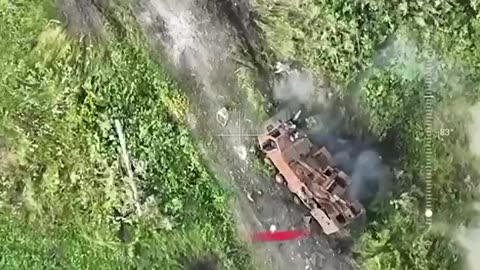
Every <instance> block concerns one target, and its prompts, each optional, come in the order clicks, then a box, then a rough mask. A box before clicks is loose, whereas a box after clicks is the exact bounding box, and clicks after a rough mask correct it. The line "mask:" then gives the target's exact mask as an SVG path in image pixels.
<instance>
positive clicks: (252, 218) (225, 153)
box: [58, 0, 353, 270]
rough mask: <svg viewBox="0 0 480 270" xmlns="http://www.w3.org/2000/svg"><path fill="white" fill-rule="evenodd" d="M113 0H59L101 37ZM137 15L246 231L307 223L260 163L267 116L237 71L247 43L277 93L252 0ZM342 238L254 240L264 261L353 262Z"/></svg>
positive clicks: (340, 268)
mask: <svg viewBox="0 0 480 270" xmlns="http://www.w3.org/2000/svg"><path fill="white" fill-rule="evenodd" d="M107 2H108V1H106V0H77V1H73V0H62V1H59V2H58V3H59V10H60V11H61V13H62V14H61V15H63V16H64V17H65V20H66V24H67V28H68V29H69V30H70V31H72V32H73V33H75V34H80V35H83V36H91V37H98V36H100V37H101V36H102V35H104V34H105V31H104V28H103V25H102V19H103V13H104V12H105V9H106V7H107V6H108V5H107ZM134 15H135V16H136V18H137V21H138V22H139V23H140V25H141V27H142V28H143V30H144V32H145V34H146V36H147V37H148V38H149V41H150V42H151V45H152V47H153V48H154V49H156V50H157V52H158V53H159V59H161V60H162V61H166V64H167V66H169V67H170V71H171V72H172V73H173V74H174V75H175V76H176V78H177V79H178V80H179V81H180V82H181V83H182V84H183V86H184V87H183V89H185V93H186V94H187V95H188V97H189V100H190V104H191V108H190V112H191V114H190V115H189V121H188V122H189V125H190V127H191V130H192V134H193V136H194V137H195V139H196V140H197V141H198V143H199V148H200V150H201V152H202V154H203V156H204V159H205V161H206V162H207V163H208V165H209V167H210V169H211V171H212V172H213V173H214V174H215V175H216V177H217V178H218V179H220V180H221V181H222V184H224V185H225V187H226V188H227V189H230V190H233V191H234V194H235V196H234V199H233V200H232V202H231V206H232V211H233V213H234V217H235V221H236V223H237V227H238V231H239V232H240V235H242V236H244V237H245V240H246V241H248V240H249V235H250V234H251V233H252V232H254V231H264V230H269V229H270V227H271V225H275V226H276V228H277V230H286V229H292V228H298V227H299V226H303V215H304V214H305V211H306V210H305V209H304V208H302V207H299V206H297V205H295V204H294V203H293V200H292V195H291V194H290V193H289V192H288V191H287V189H286V188H284V187H281V186H278V185H277V184H276V183H275V181H274V180H273V179H270V178H268V177H265V176H264V175H263V174H261V173H260V172H258V171H257V170H256V169H255V168H254V166H253V164H252V161H253V160H254V159H256V158H257V156H256V155H255V154H254V152H253V151H252V150H253V147H254V144H255V143H256V136H255V135H256V132H257V129H256V128H255V127H256V126H258V124H260V122H261V119H259V116H258V113H257V112H256V111H255V109H254V108H255V106H254V105H253V104H251V103H250V102H249V101H248V98H247V94H246V93H245V91H244V90H243V89H241V88H240V87H239V86H238V83H237V79H236V78H235V71H236V70H237V68H238V67H239V63H237V62H236V61H235V60H234V58H238V57H239V55H238V53H236V49H237V48H243V51H244V52H246V54H244V55H243V57H246V58H248V60H249V62H251V63H253V66H254V68H255V69H256V73H257V82H260V87H261V88H262V91H263V93H262V94H263V95H264V96H265V97H271V96H272V95H273V93H272V92H271V90H270V87H269V86H270V83H269V78H270V76H271V75H270V71H269V70H268V67H267V66H266V65H265V63H264V61H263V60H262V58H261V56H260V55H261V54H260V52H261V51H262V42H261V39H260V38H259V35H258V31H256V29H255V25H254V24H253V23H252V22H253V18H255V16H256V14H255V12H253V11H252V10H251V9H250V8H249V4H248V0H218V1H214V0H140V1H137V2H136V4H135V6H134ZM187 89H188V90H187ZM222 107H227V108H229V113H230V121H229V122H228V124H227V125H226V126H225V127H222V126H221V125H220V124H219V123H218V122H217V120H216V114H217V111H218V110H219V109H221V108H222ZM336 244H337V243H336V242H335V241H332V240H330V239H327V238H326V237H325V236H322V235H316V236H313V237H309V238H306V239H300V240H295V241H289V242H282V243H251V242H249V246H250V249H251V254H252V255H253V257H254V258H255V260H256V261H257V265H258V266H259V269H269V270H297V269H298V270H304V269H305V270H308V269H312V270H313V269H325V270H345V269H353V260H352V258H351V254H342V255H340V254H338V253H337V252H336V250H335V249H336V248H337V246H336ZM192 267H196V265H195V266H192ZM201 267H203V264H202V266H201Z"/></svg>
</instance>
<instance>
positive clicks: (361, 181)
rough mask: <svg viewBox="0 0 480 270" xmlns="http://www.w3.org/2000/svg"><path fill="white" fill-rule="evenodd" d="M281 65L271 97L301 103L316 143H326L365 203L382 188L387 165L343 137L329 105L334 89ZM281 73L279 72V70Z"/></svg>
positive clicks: (288, 103) (290, 103)
mask: <svg viewBox="0 0 480 270" xmlns="http://www.w3.org/2000/svg"><path fill="white" fill-rule="evenodd" d="M281 66H282V71H281V73H282V75H283V76H282V77H281V78H280V79H279V80H277V81H276V83H275V85H274V98H275V99H276V100H277V101H280V102H282V103H283V104H284V105H286V106H288V107H297V106H299V105H300V106H303V107H304V108H306V109H307V112H306V114H308V113H309V112H312V111H316V112H319V111H321V113H314V115H310V116H308V117H307V122H308V124H307V127H306V129H307V133H308V135H309V137H310V139H311V140H312V142H313V143H315V144H316V145H322V146H325V147H326V148H327V149H328V151H329V152H331V153H332V155H333V156H334V158H335V160H336V162H337V165H338V167H339V169H341V170H344V171H345V172H346V173H347V174H349V175H351V179H352V186H351V193H352V195H353V196H355V197H356V198H357V199H359V200H360V201H362V202H364V203H368V202H370V201H371V200H372V199H374V198H375V197H376V196H377V195H378V193H379V192H381V191H383V187H384V186H385V185H384V183H386V182H387V181H386V180H387V178H388V177H387V174H386V166H385V165H384V164H383V161H382V159H381V157H380V156H379V154H378V153H377V152H376V151H375V150H373V149H372V148H371V147H369V146H368V145H366V144H365V143H362V142H360V141H354V140H350V139H348V140H347V139H345V138H342V137H341V136H340V134H339V132H338V131H339V130H342V124H343V122H344V119H342V118H341V116H340V114H338V111H335V109H338V108H337V106H332V105H333V101H332V98H331V97H332V95H333V92H334V91H333V90H332V89H329V88H327V87H323V83H322V81H321V80H315V78H314V77H313V76H312V74H310V73H308V72H306V71H301V70H298V69H290V68H285V65H281ZM279 73H280V72H279Z"/></svg>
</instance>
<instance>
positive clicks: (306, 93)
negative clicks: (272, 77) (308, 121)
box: [273, 69, 329, 109]
mask: <svg viewBox="0 0 480 270" xmlns="http://www.w3.org/2000/svg"><path fill="white" fill-rule="evenodd" d="M319 85H322V82H321V81H318V80H315V79H314V78H313V76H312V74H310V73H308V72H305V71H301V70H298V69H287V70H285V69H284V70H283V74H282V75H281V77H280V78H279V79H277V80H276V81H275V85H274V90H273V96H274V98H275V99H276V100H277V101H279V102H281V103H284V104H287V105H295V106H298V105H302V106H305V107H307V108H309V109H310V108H312V107H313V106H315V105H321V106H325V105H327V101H328V100H327V99H328V95H329V91H328V90H327V89H326V88H322V87H318V86H319Z"/></svg>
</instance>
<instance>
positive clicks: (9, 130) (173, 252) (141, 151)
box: [0, 1, 253, 269]
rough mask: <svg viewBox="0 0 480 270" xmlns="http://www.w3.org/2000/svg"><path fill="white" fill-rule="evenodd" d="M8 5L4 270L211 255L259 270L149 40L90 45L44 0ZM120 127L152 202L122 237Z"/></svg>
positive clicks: (172, 263)
mask: <svg viewBox="0 0 480 270" xmlns="http://www.w3.org/2000/svg"><path fill="white" fill-rule="evenodd" d="M45 2H48V1H45ZM0 3H1V4H0V12H1V13H0V14H1V15H0V24H1V25H2V30H1V31H0V35H1V39H0V44H1V45H2V47H1V48H2V50H1V52H0V60H1V61H0V63H1V64H0V65H1V67H2V73H1V74H0V93H1V95H2V99H1V100H0V111H1V115H2V118H1V123H0V155H1V157H0V158H1V159H2V162H1V163H0V166H1V168H2V170H1V171H0V180H1V181H0V182H1V184H0V210H1V218H0V224H1V226H0V228H1V229H0V241H1V242H2V246H1V248H0V249H1V250H0V253H1V254H2V256H1V257H0V268H1V269H52V268H55V267H61V268H68V269H119V268H135V269H178V267H179V264H180V260H182V259H183V257H190V256H195V255H203V254H205V253H210V252H213V253H216V254H217V255H218V256H219V257H220V260H221V262H222V263H223V265H224V267H225V269H252V267H253V266H252V265H251V264H250V261H249V258H248V256H247V255H246V251H245V250H244V249H243V248H242V246H241V244H240V243H239V242H238V240H237V238H236V235H235V230H234V225H233V221H232V218H231V215H230V213H229V211H228V208H227V207H228V206H227V198H226V194H225V191H224V190H223V189H222V188H221V187H220V186H219V185H218V184H217V183H216V181H215V179H214V178H213V177H212V176H211V175H210V174H209V172H208V171H207V170H206V169H205V168H204V166H203V164H202V162H201V160H200V158H199V155H198V153H197V151H196V149H195V147H194V146H193V143H192V141H191V139H190V136H189V133H188V132H187V130H186V128H185V127H183V126H182V125H181V124H179V123H178V122H176V121H175V118H177V119H179V120H181V119H182V116H183V115H184V113H185V108H186V105H185V104H186V103H185V102H186V101H185V99H184V98H183V96H182V95H181V94H180V93H181V92H180V90H179V89H178V88H177V86H176V84H175V83H174V82H173V81H172V80H171V79H170V78H169V76H168V75H167V74H166V73H165V72H164V71H163V69H162V67H161V66H160V65H158V63H156V62H155V61H153V60H152V59H151V58H150V56H149V54H148V51H147V50H146V49H145V48H144V47H143V45H140V44H142V37H141V36H140V35H139V34H138V33H137V32H136V31H135V30H134V29H128V30H126V32H125V33H126V36H123V39H122V40H112V41H110V42H108V43H107V44H104V45H103V46H102V47H92V46H90V45H88V44H85V43H81V42H77V41H75V40H73V39H71V38H69V37H68V36H66V35H65V34H64V31H63V29H62V28H61V27H60V26H58V25H56V23H53V22H49V21H48V19H47V18H46V15H45V11H44V10H43V9H42V6H41V5H39V4H38V3H33V2H30V1H20V2H18V1H17V2H12V1H7V2H5V1H2V2H0ZM47 4H48V3H47ZM115 15H116V13H112V14H111V16H115ZM107 26H108V27H109V28H110V29H111V30H113V31H116V29H117V28H115V27H113V26H115V25H113V24H112V23H111V22H107ZM131 28H135V27H133V26H131ZM179 104H180V105H179ZM174 107H175V109H177V110H176V111H174V112H173V115H172V114H171V111H170V109H172V108H174ZM182 113H183V114H182ZM114 119H118V120H120V122H121V123H122V126H123V130H124V132H125V136H126V140H127V148H128V154H129V155H130V159H131V160H132V162H133V168H134V181H135V183H136V185H137V186H138V188H139V190H140V191H141V197H142V198H144V199H145V200H146V201H145V202H144V203H143V202H142V203H143V204H142V207H141V208H142V213H141V214H131V215H130V216H128V217H126V219H127V221H125V222H126V224H127V225H124V226H123V227H122V228H123V229H121V226H120V224H119V222H117V221H115V220H114V219H113V217H114V216H115V212H118V211H119V212H121V213H125V212H126V211H127V210H128V209H129V208H130V207H131V205H132V204H133V202H132V201H130V199H129V198H128V196H127V189H128V186H127V185H126V184H125V183H124V180H123V179H124V178H125V177H127V176H126V173H125V168H123V164H122V163H121V162H120V157H119V156H120V153H119V150H118V149H119V141H118V137H117V134H116V132H115V129H114V128H113V120H114ZM4 157H5V158H4ZM4 160H5V161H4ZM128 224H130V225H128ZM125 226H126V227H125ZM125 228H127V229H125ZM120 232H121V234H122V237H120V238H121V239H123V241H121V240H119V238H118V237H117V234H118V233H120ZM127 235H128V236H127ZM127 238H132V239H130V240H131V241H130V240H129V241H127V240H125V239H127ZM232 254H233V255H234V256H232Z"/></svg>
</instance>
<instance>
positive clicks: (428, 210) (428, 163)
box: [423, 59, 434, 225]
mask: <svg viewBox="0 0 480 270" xmlns="http://www.w3.org/2000/svg"><path fill="white" fill-rule="evenodd" d="M432 72H433V70H432V64H431V62H430V59H429V60H427V64H426V75H425V83H426V90H425V96H424V98H425V123H424V130H425V145H424V147H425V148H424V151H425V163H424V168H423V169H424V177H425V217H426V220H427V224H428V225H430V224H431V223H432V214H433V210H432V156H433V149H432V128H433V103H434V97H433V91H432V84H433V78H432Z"/></svg>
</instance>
